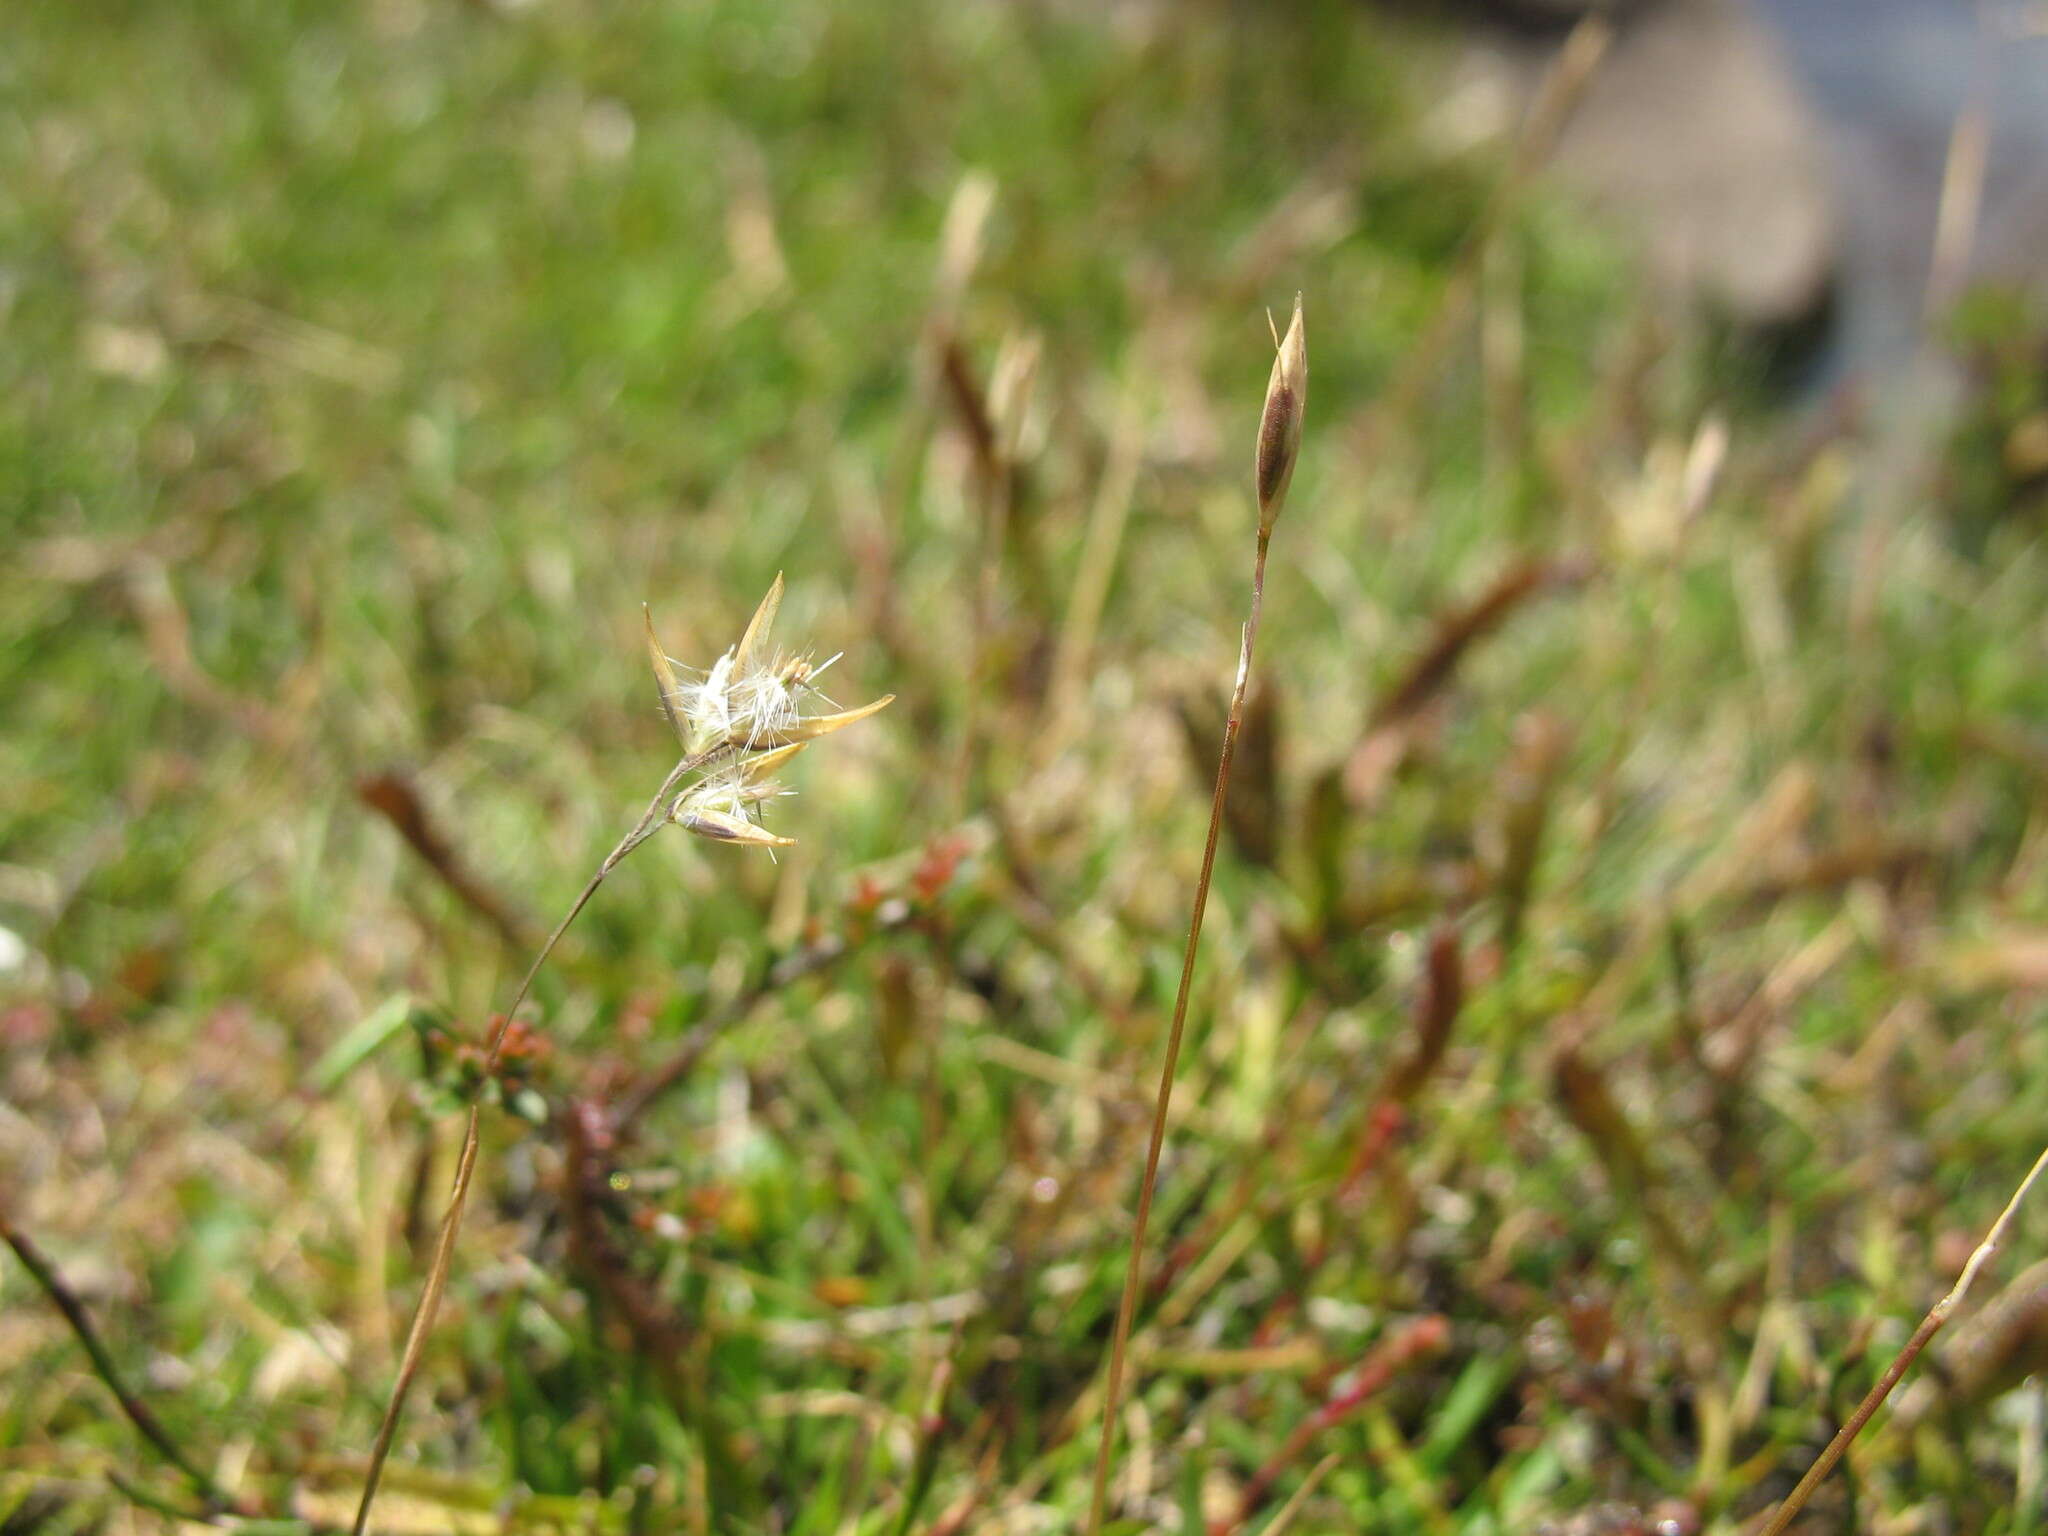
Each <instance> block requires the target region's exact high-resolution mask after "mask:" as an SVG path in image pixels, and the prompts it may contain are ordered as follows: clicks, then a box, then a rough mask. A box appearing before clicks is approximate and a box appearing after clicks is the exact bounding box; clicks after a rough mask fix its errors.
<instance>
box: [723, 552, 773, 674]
mask: <svg viewBox="0 0 2048 1536" xmlns="http://www.w3.org/2000/svg"><path fill="white" fill-rule="evenodd" d="M781 606H782V572H780V571H777V572H776V573H775V581H774V583H773V584H772V585H771V586H770V587H769V588H768V595H767V596H766V597H764V598H762V599H761V606H760V607H758V608H756V609H755V610H754V616H753V618H751V619H749V620H748V621H747V632H746V633H745V634H743V635H741V636H740V643H739V644H738V645H736V646H734V647H733V648H732V670H733V675H734V676H736V677H737V676H739V675H741V674H743V673H744V672H745V671H746V670H747V662H748V660H749V659H750V658H751V657H752V656H753V654H754V647H755V646H757V645H766V644H767V643H768V631H769V630H770V629H772V628H774V626H775V611H776V610H777V609H778V608H780V607H781Z"/></svg>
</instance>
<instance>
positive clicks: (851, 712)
mask: <svg viewBox="0 0 2048 1536" xmlns="http://www.w3.org/2000/svg"><path fill="white" fill-rule="evenodd" d="M895 702H896V695H895V694H893V693H885V694H883V695H882V696H881V697H880V698H879V699H876V700H875V701H874V702H873V703H872V704H863V705H861V707H860V708H859V709H842V710H840V711H839V713H838V714H836V715H810V716H807V717H806V718H804V719H801V720H797V721H794V722H792V723H791V724H788V725H780V726H776V727H774V728H773V729H770V730H763V731H757V732H756V733H755V735H754V738H753V740H751V741H749V742H739V741H735V742H734V743H733V745H734V746H753V747H787V746H794V745H796V744H798V743H800V742H806V741H816V740H817V739H818V738H819V737H820V736H829V735H831V734H832V733H833V732H834V731H838V730H844V729H845V728H846V727H847V726H849V725H852V724H853V723H854V722H855V721H857V720H865V719H867V717H868V716H869V715H872V714H874V713H876V712H877V711H878V710H882V709H886V708H888V706H889V705H891V704H893V703H895Z"/></svg>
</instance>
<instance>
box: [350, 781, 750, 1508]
mask: <svg viewBox="0 0 2048 1536" xmlns="http://www.w3.org/2000/svg"><path fill="white" fill-rule="evenodd" d="M726 750H727V749H726V747H725V746H724V745H723V744H721V745H719V746H717V747H713V748H710V749H708V750H706V751H703V752H697V753H692V754H691V755H689V756H687V757H684V758H683V759H682V760H681V761H680V762H678V763H677V764H676V765H675V767H673V768H671V769H670V770H669V773H668V777H667V778H666V779H663V780H662V782H661V788H660V789H658V790H656V791H655V792H654V798H653V799H652V800H650V801H648V802H647V809H646V810H645V811H644V812H642V813H641V816H640V820H639V821H638V822H637V823H636V824H635V825H634V827H633V830H632V831H630V832H628V833H627V834H626V835H625V836H624V837H622V838H621V839H619V843H618V846H617V847H615V848H614V849H612V851H611V852H610V853H608V854H606V855H605V857H604V862H603V863H602V864H600V865H598V866H597V872H596V873H595V874H593V875H592V876H591V877H590V879H589V881H588V882H587V883H586V884H585V885H584V887H583V889H582V891H581V892H580V893H579V894H578V895H577V897H576V899H575V901H573V902H571V903H570V905H569V910H568V911H567V912H566V913H564V914H563V917H562V920H561V921H560V922H559V923H557V924H555V931H554V932H553V933H550V934H549V935H548V937H547V942H546V943H545V944H543V945H541V947H540V953H539V954H537V955H535V956H534V957H533V964H532V965H530V966H528V967H527V970H526V976H525V978H524V979H523V980H521V981H520V983H519V990H518V991H517V992H515V993H513V994H512V1002H511V1005H510V1006H509V1007H508V1008H506V1010H505V1011H504V1012H503V1013H501V1014H500V1015H498V1019H497V1022H496V1023H495V1024H494V1025H493V1026H492V1029H491V1038H490V1044H489V1047H488V1048H487V1049H486V1051H485V1053H484V1067H483V1072H482V1074H481V1075H480V1077H479V1079H478V1084H477V1090H476V1093H475V1094H473V1095H472V1096H471V1098H470V1102H469V1122H468V1124H467V1125H466V1126H465V1127H464V1129H463V1133H462V1156H461V1158H460V1159H459V1160H458V1161H457V1162H456V1165H455V1182H454V1185H453V1187H452V1189H451V1191H450V1193H449V1196H448V1209H447V1211H446V1213H445V1214H444V1215H443V1216H442V1217H441V1230H440V1234H439V1236H438V1237H436V1239H435V1241H434V1257H433V1262H432V1263H431V1264H430V1265H429V1267H428V1269H427V1283H426V1286H425V1288H424V1289H423V1290H422V1291H421V1292H420V1301H419V1306H418V1307H417V1308H416V1309H415V1310H414V1312H413V1316H412V1327H411V1328H410V1329H409V1330H408V1331H407V1333H406V1337H405V1350H404V1352H403V1353H402V1354H401V1355H400V1356H399V1361H398V1379H397V1381H396V1382H394V1383H393V1385H392V1388H391V1398H390V1401H389V1402H387V1403H386V1404H385V1407H384V1419H383V1422H382V1423H380V1424H379V1425H378V1426H377V1438H376V1441H375V1442H374V1443H373V1444H372V1445H371V1447H370V1462H369V1468H368V1470H367V1472H366V1473H365V1475H364V1479H363V1498H362V1503H361V1504H359V1505H358V1506H357V1507H356V1518H355V1524H354V1525H353V1526H352V1527H351V1531H352V1536H363V1531H364V1530H365V1528H366V1527H367V1526H368V1525H369V1521H370V1506H371V1504H372V1503H373V1502H374V1501H375V1500H376V1497H377V1484H378V1482H379V1481H380V1480H381V1479H382V1477H383V1475H384V1463H385V1461H386V1460H387V1459H388V1458H389V1457H390V1455H391V1441H392V1438H393V1436H394V1435H396V1434H397V1432H398V1420H399V1416H400V1415H401V1414H403V1413H404V1411H405V1400H406V1397H407V1396H408V1395H409V1394H410V1393H411V1391H412V1384H413V1379H414V1378H415V1377H416V1376H418V1374H419V1368H420V1359H421V1357H422V1356H423V1355H424V1354H425V1352H426V1343H427V1335H428V1334H429V1333H430V1332H432V1330H433V1327H434V1318H435V1315H436V1314H437V1313H438V1312H439V1311H440V1307H441V1295H442V1292H443V1291H445V1290H446V1289H447V1286H448V1271H449V1268H450V1266H451V1265H452V1263H453V1261H454V1257H455V1238H456V1234H457V1233H459V1232H460V1231H461V1229H462V1213H463V1207H464V1205H465V1204H466V1203H467V1201H468V1199H469V1186H470V1181H471V1180H472V1179H473V1178H474V1177H475V1175H476V1158H477V1145H478V1142H479V1140H480V1133H481V1129H482V1122H483V1099H482V1094H483V1090H484V1086H485V1085H486V1084H488V1083H489V1082H490V1080H491V1074H492V1073H494V1072H495V1071H496V1070H497V1067H498V1057H499V1053H500V1052H501V1051H502V1050H503V1048H504V1044H505V1031H506V1029H507V1028H508V1027H510V1025H511V1023H512V1020H513V1018H514V1017H515V1016H516V1015H517V1014H518V1012H519V1008H520V1005H521V1004H523V1003H524V1002H525V1001H526V995H527V993H528V992H529V991H531V990H532V988H533V983H534V978H535V977H537V976H539V975H540V969H541V967H542V966H543V965H545V964H547V961H548V956H550V955H551V954H553V953H554V951H555V945H556V944H558V943H560V942H561V938H562V935H563V934H565V933H567V932H568V931H569V925H570V924H571V923H573V922H575V921H576V919H577V917H578V915H579V914H581V912H582V911H583V909H584V907H585V906H587V905H588V904H589V902H590V898H591V897H592V896H594V895H596V894H597V888H598V887H599V886H600V885H603V884H604V882H605V877H606V876H608V875H609V874H610V873H611V872H612V871H613V870H614V869H616V868H618V866H619V863H620V861H621V860H622V859H624V858H625V857H626V855H627V854H629V853H631V852H632V851H633V850H634V849H635V848H638V847H639V846H640V845H641V844H642V843H644V842H646V841H647V839H648V838H650V837H652V836H653V835H654V833H655V832H656V831H657V830H658V829H659V828H660V826H661V819H662V813H663V811H664V809H665V808H666V806H667V802H668V798H669V796H670V795H671V794H673V793H674V792H675V788H676V786H677V785H678V784H680V783H681V782H682V781H683V779H684V778H686V777H687V776H688V775H689V774H691V773H694V772H695V771H696V770H697V769H699V768H701V767H703V766H704V765H705V764H706V763H708V762H710V761H711V760H712V759H713V758H714V757H717V756H718V755H719V754H720V753H722V752H724V751H726Z"/></svg>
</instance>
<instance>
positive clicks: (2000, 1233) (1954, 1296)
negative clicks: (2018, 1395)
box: [1758, 1149, 2048, 1536]
mask: <svg viewBox="0 0 2048 1536" xmlns="http://www.w3.org/2000/svg"><path fill="white" fill-rule="evenodd" d="M2043 1169H2048V1149H2044V1150H2043V1151H2042V1153H2041V1155H2040V1156H2039V1157H2037V1158H2035V1159H2034V1166H2033V1167H2032V1168H2030V1169H2028V1170H2027V1176H2026V1177H2025V1178H2024V1179H2021V1180H2020V1186H2019V1188H2018V1189H2016V1190H2014V1191H2013V1192H2012V1198H2011V1199H2010V1200H2008V1201H2006V1202H2005V1209H2004V1210H2002V1211H2000V1212H1999V1213H1998V1220H1996V1221H1994V1222H1993V1223H1992V1224H1991V1230H1990V1231H1989V1232H1987V1233H1985V1234H1984V1241H1983V1242H1981V1243H1979V1244H1978V1245H1977V1248H1976V1251H1975V1252H1973V1253H1972V1254H1971V1255H1970V1259H1969V1262H1968V1263H1966V1264H1965V1265H1963V1272H1962V1273H1961V1274H1960V1275H1958V1276H1957V1277H1956V1283H1955V1284H1954V1285H1952V1286H1951V1287H1949V1292H1948V1294H1947V1295H1946V1296H1944V1297H1942V1298H1941V1300H1939V1301H1937V1302H1936V1303H1935V1304H1934V1305H1933V1306H1932V1307H1930V1308H1929V1309H1928V1312H1927V1315H1926V1316H1925V1317H1923V1318H1921V1319H1920V1326H1919V1327H1918V1328H1915V1329H1914V1330H1913V1336H1912V1337H1911V1338H1910V1339H1908V1340H1906V1343H1905V1346H1904V1347H1903V1348H1902V1349H1900V1351H1899V1352H1898V1353H1897V1354H1896V1355H1894V1356H1893V1357H1892V1363H1891V1364H1890V1365H1888V1366H1886V1367H1885V1369H1884V1374H1883V1375H1882V1376H1880V1377H1878V1378H1877V1385H1876V1386H1874V1387H1872V1388H1871V1389H1870V1391H1869V1392H1867V1393H1866V1394H1864V1398H1863V1401H1862V1402H1860V1403H1858V1404H1857V1405H1856V1411H1855V1412H1854V1413H1852V1414H1850V1415H1849V1417H1848V1418H1847V1419H1845V1420H1844V1421H1843V1422H1842V1427H1841V1428H1840V1429H1838V1430H1836V1431H1835V1438H1834V1439H1832V1440H1830V1441H1829V1442H1828V1444H1827V1449H1826V1450H1824V1451H1822V1452H1821V1453H1820V1455H1819V1456H1818V1457H1816V1458H1815V1460H1814V1463H1813V1465H1812V1466H1810V1467H1808V1468H1807V1469H1806V1476H1804V1477H1802V1478H1800V1479H1799V1482H1798V1485H1797V1486H1796V1487H1794V1488H1793V1490H1792V1491H1791V1492H1790V1493H1788V1494H1786V1495H1785V1502H1784V1503H1782V1504H1780V1505H1779V1506H1778V1512H1777V1513H1776V1514H1774V1515H1772V1516H1771V1521H1770V1524H1768V1525H1766V1526H1765V1527H1764V1528H1763V1530H1762V1531H1760V1532H1759V1533H1758V1536H1784V1532H1785V1528H1786V1527H1787V1526H1789V1525H1791V1523H1792V1521H1793V1520H1794V1518H1795V1517H1797V1515H1798V1514H1799V1511H1800V1510H1802V1509H1804V1508H1806V1502H1807V1500H1809V1499H1811V1498H1812V1497H1813V1490H1814V1489H1816V1488H1818V1487H1819V1486H1820V1485H1821V1483H1822V1481H1823V1480H1824V1479H1825V1478H1826V1477H1827V1475H1828V1474H1829V1473H1830V1472H1832V1471H1834V1470H1835V1464H1836V1463H1837V1462H1839V1461H1840V1460H1841V1459H1842V1457H1843V1455H1844V1454H1845V1453H1846V1452H1847V1451H1848V1449H1849V1445H1850V1442H1851V1441H1853V1440H1854V1439H1855V1438H1856V1437H1857V1436H1858V1435H1860V1434H1862V1433H1863V1426H1864V1425H1866V1424H1868V1423H1869V1422H1870V1420H1871V1418H1872V1416H1874V1415H1875V1414H1876V1412H1877V1410H1878V1409H1879V1408H1881V1407H1883V1406H1884V1400H1885V1399H1886V1398H1887V1397H1889V1396H1891V1392H1892V1388H1893V1387H1896V1386H1897V1385H1898V1384H1899V1378H1900V1377H1902V1376H1904V1375H1905V1374H1906V1371H1907V1368H1908V1367H1910V1366H1911V1365H1912V1363H1913V1362H1914V1361H1915V1360H1917V1359H1918V1358H1919V1357H1920V1351H1921V1350H1923V1349H1925V1348H1926V1347H1927V1341H1928V1340H1929V1339H1931V1338H1933V1337H1934V1336H1935V1334H1937V1333H1939V1332H1940V1331H1941V1327H1942V1324H1944V1323H1946V1322H1947V1321H1948V1320H1949V1318H1950V1316H1951V1315H1953V1314H1954V1312H1955V1310H1956V1308H1957V1307H1958V1306H1960V1305H1961V1304H1962V1300H1963V1298H1964V1297H1965V1296H1967V1295H1968V1294H1969V1293H1970V1287H1971V1286H1972V1285H1973V1284H1975V1283H1976V1280H1977V1273H1978V1271H1979V1270H1981V1269H1983V1267H1984V1266H1985V1265H1986V1264H1988V1263H1989V1262H1990V1261H1991V1256H1992V1255H1993V1254H1995V1253H1997V1252H1998V1245H1999V1244H2000V1243H2002V1242H2004V1241H2005V1234H2006V1233H2007V1232H2008V1231H2010V1230H2011V1228H2012V1223H2013V1218H2014V1217H2015V1216H2017V1215H2018V1214H2019V1209H2020V1202H2021V1201H2023V1200H2025V1199H2026V1198H2027V1192H2028V1191H2029V1190H2031V1189H2032V1188H2033V1187H2034V1181H2035V1180H2037V1179H2039V1178H2040V1177H2041V1172H2042V1170H2043Z"/></svg>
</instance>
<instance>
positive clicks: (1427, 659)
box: [1368, 557, 1593, 732]
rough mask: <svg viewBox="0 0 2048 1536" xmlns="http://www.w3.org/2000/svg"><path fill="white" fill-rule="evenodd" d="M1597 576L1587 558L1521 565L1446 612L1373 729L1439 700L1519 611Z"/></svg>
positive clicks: (1385, 700) (1381, 706)
mask: <svg viewBox="0 0 2048 1536" xmlns="http://www.w3.org/2000/svg"><path fill="white" fill-rule="evenodd" d="M1592 574H1593V564H1592V562H1591V561H1590V560H1587V559H1585V558H1583V557H1580V558H1565V559H1555V560H1522V561H1518V562H1517V563H1516V564H1514V565H1513V566H1511V567H1509V568H1508V569H1507V570H1506V571H1504V572H1502V573H1501V574H1500V575H1499V576H1498V577H1496V578H1495V580H1494V582H1493V584H1492V585H1491V586H1489V587H1488V588H1487V589H1486V590H1485V591H1484V592H1483V593H1481V594H1480V595H1479V596H1478V597H1477V598H1476V599H1474V600H1473V601H1472V602H1470V603H1468V604H1466V605H1465V606H1463V607H1460V608H1454V609H1452V610H1450V611H1449V612H1447V613H1445V614H1443V615H1442V616H1441V617H1440V618H1438V620H1437V622H1436V629H1435V632H1434V633H1433V634H1432V635H1431V636H1430V640H1429V644H1428V646H1426V647H1425V648H1424V650H1423V652H1422V654H1421V655H1420V656H1418V657H1416V658H1415V660H1414V662H1413V663H1412V664H1411V665H1410V666H1409V668H1408V670H1407V671H1406V672H1404V673H1402V675H1401V680H1400V681H1399V682H1397V683H1396V684H1395V685H1394V686H1393V688H1391V689H1390V690H1389V691H1388V692H1387V693H1386V695H1385V696H1384V697H1382V698H1381V700H1380V702H1379V703H1378V704H1377V705H1376V706H1375V707H1374V709H1373V712H1372V716H1371V719H1370V720H1369V722H1368V730H1369V732H1372V731H1380V730H1384V729H1386V728H1387V727H1389V726H1392V725H1395V724H1398V723H1399V722H1400V721H1402V720H1405V719H1407V718H1408V717H1409V716H1411V715H1413V714H1415V713H1416V712H1417V711H1419V710H1420V709H1421V708H1422V707H1423V706H1424V705H1425V704H1427V703H1428V702H1429V701H1430V700H1431V699H1433V698H1434V697H1436V695H1437V693H1438V692H1439V691H1441V690H1442V688H1443V687H1444V685H1445V684H1446V683H1448V682H1449V681H1450V680H1451V678H1452V677H1453V676H1454V675H1455V674H1456V673H1457V670H1458V663H1459V662H1460V661H1461V660H1463V658H1464V655H1465V652H1466V651H1468V650H1470V649H1471V648H1472V647H1473V646H1474V645H1475V644H1477V643H1478V642H1479V641H1481V640H1484V639H1485V638H1486V637H1487V636H1489V635H1491V634H1492V633H1493V632H1494V631H1495V630H1497V629H1499V628H1500V627H1501V625H1503V624H1505V623H1506V622H1507V621H1508V619H1509V618H1510V617H1511V616H1512V615H1513V613H1514V612H1515V610H1516V609H1517V608H1520V607H1521V606H1522V604H1524V603H1525V602H1527V601H1528V600H1529V599H1530V598H1532V597H1536V596H1538V595H1540V594H1542V593H1545V592H1552V591H1562V590H1566V589H1569V588H1571V587H1575V586H1578V585H1580V584H1581V583H1582V582H1585V581H1586V580H1588V579H1589V578H1590V577H1591V576H1592Z"/></svg>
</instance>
